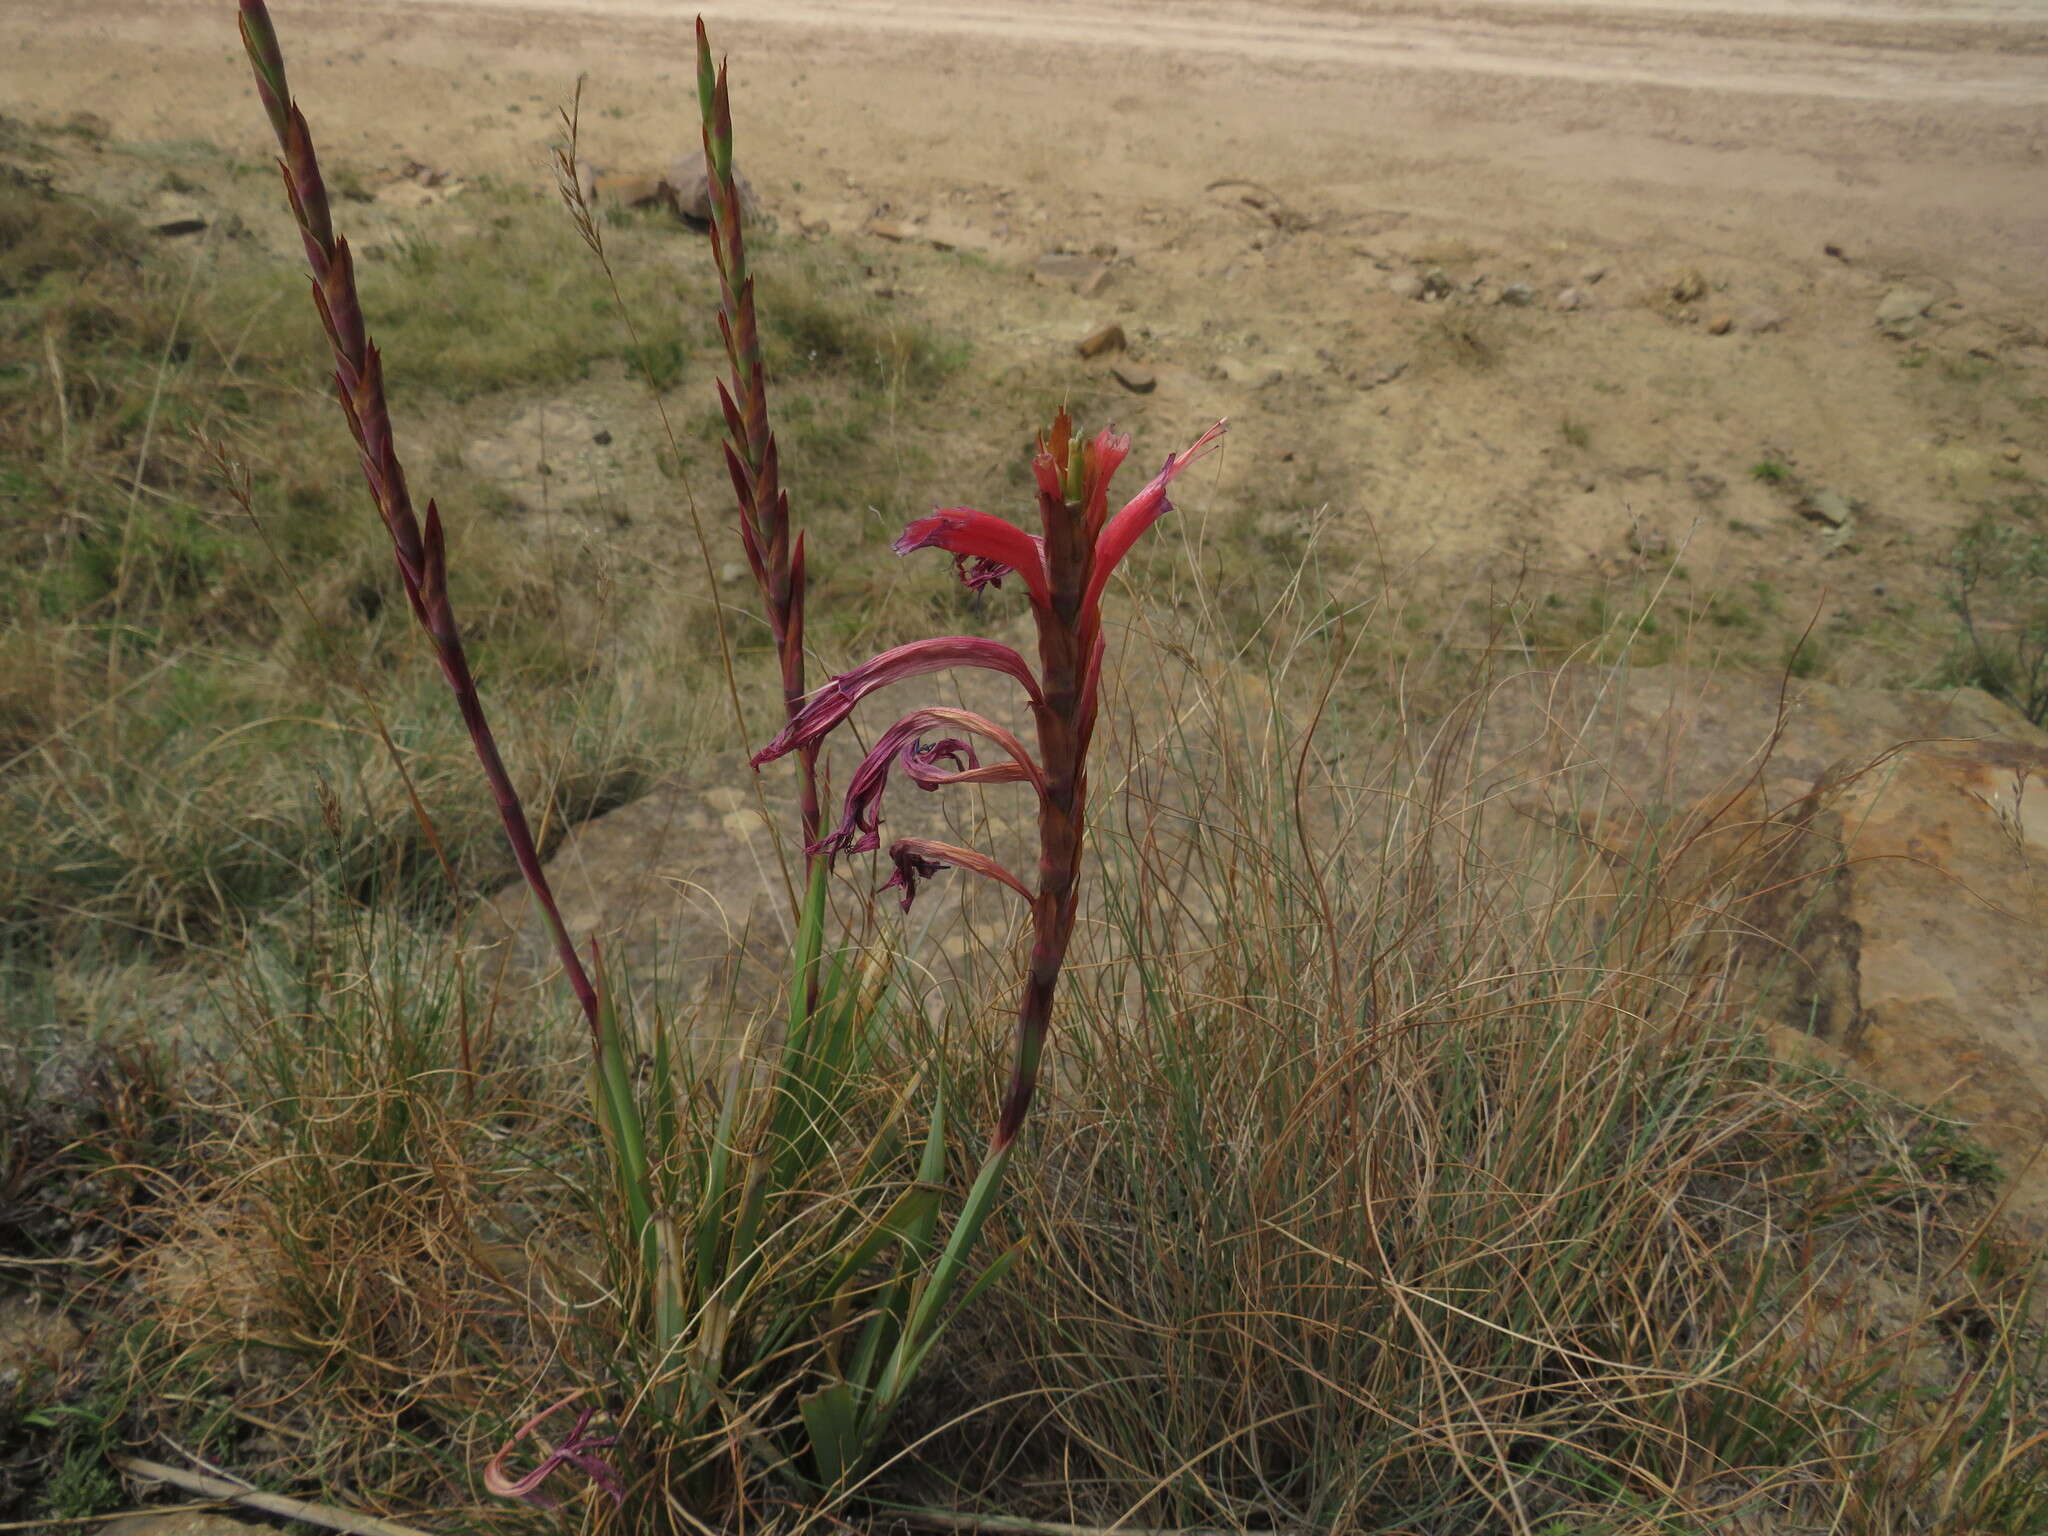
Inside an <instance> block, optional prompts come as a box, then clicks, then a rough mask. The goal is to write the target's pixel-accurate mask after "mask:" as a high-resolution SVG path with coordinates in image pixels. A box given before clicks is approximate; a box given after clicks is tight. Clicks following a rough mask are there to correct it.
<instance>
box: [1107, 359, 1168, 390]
mask: <svg viewBox="0 0 2048 1536" xmlns="http://www.w3.org/2000/svg"><path fill="white" fill-rule="evenodd" d="M1109 376H1110V377H1111V378H1113V379H1115V380H1116V381H1117V383H1119V384H1121V385H1123V387H1124V388H1125V389H1128V390H1129V391H1130V392H1131V393H1132V394H1134V395H1149V394H1151V393H1152V391H1153V390H1155V389H1157V388H1158V387H1159V376H1158V375H1157V374H1155V373H1154V372H1153V371H1152V370H1151V369H1150V368H1140V367H1138V366H1137V365H1136V364H1135V363H1118V364H1117V365H1116V366H1115V367H1113V368H1111V369H1110V370H1109Z"/></svg>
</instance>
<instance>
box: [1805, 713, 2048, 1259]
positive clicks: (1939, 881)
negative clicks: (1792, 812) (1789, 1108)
mask: <svg viewBox="0 0 2048 1536" xmlns="http://www.w3.org/2000/svg"><path fill="white" fill-rule="evenodd" d="M1829 809H1830V811H1831V812H1832V813H1833V815H1834V816H1835V817H1837V818H1838V822H1837V824H1836V825H1837V828H1838V831H1837V836H1838V837H1839V838H1840V842H1841V849H1842V860H1843V862H1844V864H1845V866H1846V878H1838V881H1837V904H1838V908H1839V913H1840V918H1841V920H1842V922H1843V923H1845V924H1846V925H1849V926H1850V928H1851V929H1852V930H1853V932H1854V934H1855V936H1856V952H1855V964H1854V966H1853V968H1851V969H1850V970H1849V971H1848V973H1847V975H1846V976H1844V977H1843V978H1842V991H1841V994H1840V995H1838V996H1837V997H1835V998H1833V999H1830V1000H1829V1002H1830V1004H1831V1006H1830V1008H1829V1010H1828V1013H1829V1016H1830V1017H1832V1018H1834V1019H1837V1020H1839V1021H1840V1022H1841V1024H1842V1026H1843V1035H1842V1038H1841V1039H1840V1041H1839V1042H1838V1043H1839V1044H1840V1045H1841V1046H1843V1047H1844V1048H1845V1049H1846V1052H1847V1055H1848V1059H1849V1062H1850V1064H1851V1066H1852V1067H1853V1068H1854V1070H1856V1071H1858V1072H1859V1073H1861V1074H1865V1075H1868V1076H1869V1077H1870V1078H1871V1079H1872V1080H1874V1081H1875V1082H1877V1083H1878V1084H1879V1086H1881V1087H1885V1088H1889V1089H1891V1090H1892V1091H1893V1092H1895V1093H1900V1094H1903V1095H1904V1096H1906V1097H1907V1098H1910V1099H1913V1100H1916V1101H1918V1102H1920V1103H1923V1104H1939V1106H1940V1107H1941V1108H1942V1109H1943V1110H1944V1112H1946V1113H1948V1114H1952V1115H1956V1116H1959V1117H1960V1118H1962V1119H1963V1120H1965V1121H1966V1122H1969V1123H1970V1124H1971V1126H1972V1127H1973V1129H1974V1132H1975V1134H1976V1135H1977V1136H1978V1137H1979V1138H1980V1139H1981V1140H1983V1141H1984V1142H1985V1143H1986V1144H1988V1145H1989V1146H1990V1147H1991V1149H1992V1150H1993V1151H1994V1152H1996V1153H1998V1154H1999V1155H2000V1157H2001V1159H2002V1161H2003V1162H2004V1163H2005V1165H2006V1166H2007V1167H2008V1168H2009V1169H2015V1170H2016V1169H2018V1168H2019V1167H2021V1166H2022V1165H2023V1164H2024V1163H2025V1161H2026V1159H2027V1158H2028V1157H2030V1156H2032V1155H2033V1153H2034V1152H2035V1150H2036V1149H2037V1148H2039V1147H2040V1145H2041V1144H2042V1141H2043V1139H2044V1137H2048V947H2044V946H2043V944H2042V942H2041V936H2042V934H2043V932H2044V931H2048V882H2043V881H2042V880H2041V879H2040V877H2039V873H2038V872H2039V869H2040V867H2041V865H2042V862H2043V860H2044V859H2048V736H2043V735H2042V733H2041V732H2039V731H2037V730H2034V729H2032V728H2031V727H2027V726H2026V725H2025V723H2024V722H2023V721H2020V720H2019V718H2018V717H2017V716H2014V717H2013V718H2012V720H2011V722H2009V724H2008V727H2007V729H2006V730H2004V731H2002V732H2001V733H2000V734H1999V736H1998V737H1997V738H1994V739H1990V740H1979V741H1971V742H1954V741H1950V742H1940V743H1931V742H1930V743H1926V744H1922V745H1916V746H1913V747H1909V748H1907V749H1906V750H1905V751H1903V752H1901V753H1900V754H1899V755H1898V756H1897V757H1896V758H1894V759H1892V760H1891V761H1890V762H1888V763H1886V764H1884V765H1883V766H1882V767H1881V768H1878V769H1876V770H1873V771H1872V772H1869V773H1866V774H1864V775H1862V776H1860V777H1858V778H1856V779H1854V780H1853V781H1851V782H1849V783H1847V784H1846V785H1844V786H1843V788H1842V789H1841V790H1840V792H1839V793H1838V794H1836V795H1835V796H1834V797H1832V800H1831V802H1830V805H1829ZM2014 1206H2015V1208H2016V1211H2017V1212H2018V1214H2020V1215H2022V1216H2023V1217H2025V1218H2028V1219H2030V1220H2031V1221H2032V1222H2034V1223H2036V1224H2040V1223H2042V1220H2043V1218H2044V1217H2048V1177H2044V1176H2043V1174H2042V1172H2041V1171H2040V1170H2036V1172H2035V1174H2034V1176H2033V1178H2032V1179H2031V1180H2028V1181H2025V1182H2023V1183H2022V1184H2021V1185H2019V1186H2018V1187H2017V1188H2016V1189H2015V1190H2014Z"/></svg>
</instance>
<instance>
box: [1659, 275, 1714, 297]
mask: <svg viewBox="0 0 2048 1536" xmlns="http://www.w3.org/2000/svg"><path fill="white" fill-rule="evenodd" d="M1665 295H1666V296H1667V297H1668V298H1669V299H1670V300H1671V302H1672V303H1674V304H1696V303H1698V302H1699V301H1700V300H1701V299H1703V298H1705V297H1706V296H1707V280H1706V278H1704V277H1702V276H1701V275H1700V272H1699V269H1698V268H1697V267H1694V268H1690V269H1688V270H1686V271H1684V272H1681V273H1679V274H1678V276H1676V277H1675V278H1673V279H1672V280H1671V286H1670V287H1669V288H1667V289H1665Z"/></svg>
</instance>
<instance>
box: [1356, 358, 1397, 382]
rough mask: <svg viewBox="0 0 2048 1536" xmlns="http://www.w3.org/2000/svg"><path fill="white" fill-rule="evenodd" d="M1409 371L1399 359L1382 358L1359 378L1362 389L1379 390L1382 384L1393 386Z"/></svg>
mask: <svg viewBox="0 0 2048 1536" xmlns="http://www.w3.org/2000/svg"><path fill="white" fill-rule="evenodd" d="M1407 371H1408V365H1407V363H1405V362H1403V361H1402V360H1400V359H1399V358H1392V357H1389V358H1382V359H1381V360H1380V361H1379V362H1377V363H1374V364H1373V365H1372V366H1371V367H1369V368H1367V369H1366V370H1365V371H1364V372H1363V373H1361V374H1360V375H1359V376H1358V387H1359V388H1360V389H1378V388H1379V387H1380V386H1381V385H1382V384H1391V383H1393V382H1394V380H1396V379H1398V378H1399V377H1401V375H1402V374H1404V373H1406V372H1407Z"/></svg>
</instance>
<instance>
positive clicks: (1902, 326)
mask: <svg viewBox="0 0 2048 1536" xmlns="http://www.w3.org/2000/svg"><path fill="white" fill-rule="evenodd" d="M1933 307H1934V295H1933V294H1931V293H1929V292H1927V291H1926V290H1925V289H1922V288H1894V289H1893V290H1892V291H1891V292H1890V293H1888V294H1886V295H1885V296H1884V298H1883V299H1881V300H1880V301H1879V302H1878V306H1877V315H1876V317H1875V324H1876V326H1877V328H1878V329H1879V330H1880V331H1882V332H1884V334H1885V335H1887V336H1890V337H1893V338H1895V339H1897V340H1900V341H1903V340H1904V339H1905V338H1907V337H1908V336H1917V335H1918V334H1919V333H1920V331H1921V329H1922V326H1921V320H1922V318H1923V317H1924V316H1925V315H1926V313H1927V311H1928V310H1930V309H1932V308H1933Z"/></svg>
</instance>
